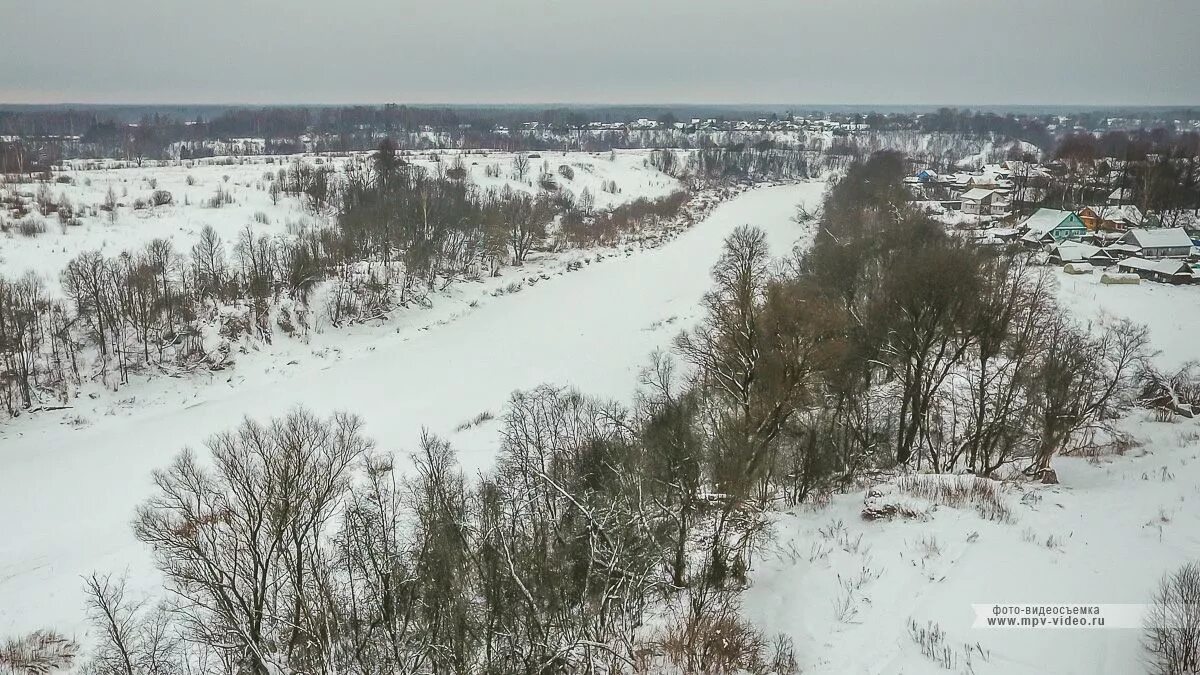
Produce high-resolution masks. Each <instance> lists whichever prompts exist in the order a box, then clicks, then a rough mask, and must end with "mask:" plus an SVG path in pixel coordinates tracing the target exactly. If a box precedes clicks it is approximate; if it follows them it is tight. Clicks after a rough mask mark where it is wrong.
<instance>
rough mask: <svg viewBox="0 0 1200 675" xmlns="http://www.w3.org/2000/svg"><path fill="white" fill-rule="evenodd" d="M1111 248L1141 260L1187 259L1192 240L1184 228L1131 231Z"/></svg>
mask: <svg viewBox="0 0 1200 675" xmlns="http://www.w3.org/2000/svg"><path fill="white" fill-rule="evenodd" d="M1109 248H1111V249H1114V250H1117V251H1120V252H1122V253H1128V254H1129V255H1133V256H1137V257H1140V258H1187V257H1188V256H1189V255H1191V253H1192V238H1191V237H1189V236H1188V234H1187V231H1185V230H1184V229H1183V228H1182V227H1172V228H1166V229H1161V230H1142V229H1132V230H1129V231H1128V232H1126V233H1125V234H1124V236H1122V237H1121V238H1120V239H1118V240H1117V243H1116V244H1113V245H1112V246H1110V247H1109Z"/></svg>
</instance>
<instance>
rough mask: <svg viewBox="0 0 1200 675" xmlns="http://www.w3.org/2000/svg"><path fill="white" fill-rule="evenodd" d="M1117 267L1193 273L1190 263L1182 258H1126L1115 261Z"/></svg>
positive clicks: (1185, 273) (1158, 271) (1163, 272)
mask: <svg viewBox="0 0 1200 675" xmlns="http://www.w3.org/2000/svg"><path fill="white" fill-rule="evenodd" d="M1117 267H1118V269H1119V268H1122V267H1124V268H1127V269H1135V270H1145V271H1147V272H1157V273H1159V274H1167V275H1171V276H1174V275H1177V274H1182V275H1191V274H1194V272H1193V271H1192V267H1191V265H1188V264H1187V263H1185V262H1183V261H1182V260H1146V259H1144V258H1126V259H1124V260H1122V261H1121V262H1119V263H1117Z"/></svg>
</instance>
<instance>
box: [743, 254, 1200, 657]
mask: <svg viewBox="0 0 1200 675" xmlns="http://www.w3.org/2000/svg"><path fill="white" fill-rule="evenodd" d="M1098 277H1099V275H1090V276H1084V277H1079V276H1069V275H1065V274H1062V273H1058V274H1057V278H1058V280H1059V282H1060V286H1059V295H1060V298H1061V299H1062V301H1063V304H1064V306H1065V307H1067V308H1069V310H1070V311H1072V312H1073V313H1074V314H1075V315H1076V316H1077V317H1078V318H1079V319H1080V320H1082V321H1101V320H1104V319H1111V318H1114V317H1118V318H1119V317H1127V318H1130V319H1132V320H1134V321H1136V322H1139V323H1144V324H1146V325H1148V326H1149V327H1150V330H1151V337H1152V339H1153V340H1154V346H1155V347H1156V348H1157V349H1159V350H1161V354H1159V355H1158V356H1157V360H1158V361H1159V363H1160V364H1161V365H1162V366H1163V367H1166V368H1170V367H1176V366H1178V365H1179V364H1181V363H1182V362H1184V361H1187V360H1189V359H1195V358H1197V357H1200V349H1198V348H1197V347H1198V345H1200V342H1197V336H1200V311H1198V308H1200V288H1195V287H1174V286H1166V285H1162V284H1150V283H1143V284H1141V285H1137V286H1120V287H1118V286H1102V285H1100V284H1098V283H1097V278H1098ZM1122 426H1123V428H1125V430H1127V431H1129V432H1130V433H1131V434H1132V435H1133V436H1134V438H1136V439H1137V440H1138V441H1140V443H1141V445H1140V446H1139V447H1136V448H1134V449H1133V450H1131V451H1130V452H1129V453H1127V454H1126V455H1125V456H1113V457H1103V458H1099V459H1096V460H1094V461H1088V460H1085V459H1080V458H1062V457H1060V458H1057V459H1056V460H1055V463H1054V465H1055V468H1056V469H1057V471H1058V475H1059V478H1060V480H1061V481H1062V482H1061V484H1060V485H1054V486H1046V485H1040V484H1023V483H1017V484H1012V485H1009V486H1008V487H1006V488H1005V489H1004V491H1003V494H1002V498H1003V500H1004V503H1005V504H1007V505H1008V507H1009V509H1010V510H1011V513H1012V519H1011V521H1010V522H997V521H992V520H986V519H984V518H982V517H981V516H980V515H979V514H978V513H977V512H976V511H975V510H974V509H973V508H971V507H970V506H966V507H964V508H954V507H946V506H942V507H940V508H939V509H938V510H937V511H936V513H935V514H934V515H933V516H932V518H931V519H929V520H928V521H899V520H897V521H890V522H880V521H875V522H871V521H864V520H863V519H862V518H861V515H860V514H861V510H862V507H863V502H864V498H865V491H856V492H853V493H850V494H846V495H839V496H836V497H834V498H833V499H832V501H831V503H830V504H829V505H827V506H819V507H808V508H803V509H797V510H795V511H793V512H790V513H783V514H779V515H778V517H777V518H776V521H775V532H776V535H777V536H776V540H775V541H774V542H773V544H772V550H771V551H769V552H767V553H766V554H765V555H763V556H761V557H760V558H759V560H758V561H757V565H756V568H755V569H754V570H753V572H752V574H751V577H752V580H753V586H752V587H751V588H750V590H749V591H748V592H747V595H746V602H745V607H746V614H747V616H748V617H749V618H750V619H752V620H753V621H754V622H755V623H756V624H757V625H759V626H760V627H761V628H763V629H765V630H768V631H772V632H774V631H782V632H784V633H786V634H788V635H789V636H791V637H792V639H793V640H794V641H795V644H796V654H797V657H798V660H799V661H800V666H801V669H802V671H803V672H804V673H807V674H810V675H815V674H828V675H840V674H842V673H864V674H876V673H877V674H879V675H883V674H887V675H897V674H902V673H908V674H913V673H936V672H953V673H977V674H978V675H986V674H988V673H996V674H1004V675H1035V674H1042V673H1051V674H1054V675H1068V674H1070V675H1093V674H1108V675H1125V674H1127V673H1140V672H1145V669H1144V667H1143V665H1142V663H1141V661H1140V659H1141V652H1140V646H1139V641H1140V639H1141V632H1140V631H1139V630H1137V629H1132V628H1103V629H1098V628H1075V629H1038V630H1035V629H1030V628H1018V629H1005V630H998V629H987V628H973V627H972V624H973V621H974V612H973V610H972V607H971V605H972V604H976V603H979V604H983V603H1087V604H1093V603H1096V604H1133V605H1140V604H1143V603H1146V602H1148V601H1149V598H1150V597H1151V594H1152V592H1153V590H1154V587H1155V586H1156V585H1157V583H1158V580H1159V578H1160V577H1161V576H1162V575H1163V574H1164V573H1166V572H1168V571H1173V570H1175V569H1177V568H1178V567H1179V566H1180V565H1182V564H1183V563H1184V562H1187V561H1189V560H1200V421H1192V420H1181V421H1179V422H1177V423H1169V424H1168V423H1159V422H1155V421H1153V419H1152V416H1151V415H1150V414H1148V413H1147V412H1146V411H1143V410H1135V411H1133V412H1131V413H1130V414H1129V415H1128V417H1127V418H1126V419H1124V420H1122ZM910 620H911V621H915V622H916V623H917V625H918V626H920V627H928V626H929V623H930V622H933V623H934V624H936V626H937V627H938V628H940V630H942V631H944V632H945V634H946V637H945V639H944V641H943V643H942V646H944V647H948V648H949V650H950V654H951V657H950V658H951V661H952V663H951V667H949V668H944V667H943V666H942V665H939V664H938V663H936V662H935V661H934V660H932V659H930V658H928V657H927V656H925V655H923V654H922V653H921V649H920V647H918V645H917V643H916V642H915V641H914V639H913V637H912V635H911V634H910V628H909V621H910ZM968 653H969V655H968Z"/></svg>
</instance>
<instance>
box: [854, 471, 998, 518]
mask: <svg viewBox="0 0 1200 675" xmlns="http://www.w3.org/2000/svg"><path fill="white" fill-rule="evenodd" d="M1001 492H1002V484H1001V483H999V482H998V481H994V480H991V479H988V478H980V477H978V476H959V475H950V474H911V475H907V476H901V477H900V478H898V479H896V480H895V481H892V482H890V483H882V484H880V485H877V486H875V487H873V488H871V489H870V490H868V491H867V496H866V500H865V503H864V504H863V509H862V517H863V519H865V520H885V519H891V518H915V519H920V520H924V519H925V518H928V517H929V515H930V514H931V513H932V512H933V511H934V510H936V508H937V507H938V506H952V507H955V508H961V507H964V506H974V507H975V510H976V511H978V512H979V515H980V516H981V517H983V518H984V519H986V520H997V521H1000V522H1009V521H1011V520H1012V512H1011V510H1010V509H1009V508H1008V506H1007V505H1006V504H1005V503H1004V499H1003V497H1002V496H1001Z"/></svg>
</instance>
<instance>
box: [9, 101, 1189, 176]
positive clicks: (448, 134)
mask: <svg viewBox="0 0 1200 675" xmlns="http://www.w3.org/2000/svg"><path fill="white" fill-rule="evenodd" d="M816 120H821V121H827V122H830V123H833V124H832V125H831V127H830V126H827V127H817V128H816V130H818V131H819V130H821V129H828V128H832V129H833V134H834V136H839V135H841V136H845V135H847V134H888V133H893V132H895V133H908V134H913V133H918V134H948V135H952V136H956V137H960V138H968V139H984V140H995V141H1001V142H1015V141H1022V142H1025V143H1028V144H1031V145H1033V146H1036V147H1037V148H1040V149H1041V150H1042V151H1045V152H1047V153H1050V152H1052V151H1053V150H1054V149H1055V147H1056V146H1057V145H1058V144H1059V143H1060V142H1061V141H1062V139H1063V138H1064V137H1066V136H1068V135H1071V134H1075V133H1079V132H1087V133H1091V134H1094V135H1095V136H1097V137H1099V136H1101V135H1103V134H1111V133H1114V132H1143V133H1144V132H1149V131H1153V132H1155V133H1156V134H1157V135H1156V136H1155V138H1154V142H1155V143H1158V144H1161V143H1162V142H1163V141H1164V140H1169V139H1172V138H1174V137H1175V136H1177V135H1180V134H1187V133H1195V132H1196V130H1197V129H1200V109H1169V108H1149V109H1107V110H1091V111H1069V110H1065V109H1063V110H1053V109H1036V108H1021V109H1015V110H1013V111H996V110H969V109H957V108H938V109H927V110H920V109H913V110H907V111H898V110H887V111H870V110H867V109H859V108H852V107H851V108H841V109H838V108H826V109H824V110H822V109H801V108H786V107H782V106H762V107H761V108H758V109H755V108H751V107H734V106H572V107H548V108H547V107H531V106H441V107H436V106H425V107H420V106H405V105H395V104H389V105H383V106H340V107H339V106H300V107H297V106H268V107H246V106H35V105H27V106H0V173H10V174H13V173H15V174H20V173H27V174H32V173H43V172H46V171H47V170H49V169H50V168H51V167H53V166H54V165H56V164H58V163H60V162H61V161H63V160H65V159H80V158H82V159H97V158H113V159H123V160H127V161H136V162H138V163H139V164H140V163H141V162H142V161H143V160H175V159H181V160H190V159H198V158H203V157H211V156H215V155H244V154H267V155H286V154H296V153H301V152H323V153H339V152H355V151H360V152H361V151H370V150H373V149H375V148H376V147H377V146H378V144H379V142H380V140H381V139H383V138H393V139H395V140H396V141H397V143H398V145H399V147H401V148H402V149H418V150H424V149H438V148H462V149H475V148H494V149H503V150H513V151H522V150H523V151H538V150H551V149H571V150H584V151H608V150H611V149H614V148H650V147H672V148H693V147H718V146H721V147H726V146H730V145H736V144H738V143H746V144H757V143H761V142H769V143H772V144H780V143H783V144H791V145H793V146H797V147H799V146H800V145H803V144H804V140H805V137H804V136H803V131H804V130H805V129H810V130H811V129H813V127H806V126H804V123H812V122H814V121H816ZM697 121H698V122H697ZM797 121H798V122H800V124H797V123H796V122H797ZM781 132H782V133H783V134H788V133H790V134H791V136H787V135H780V134H781Z"/></svg>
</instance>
